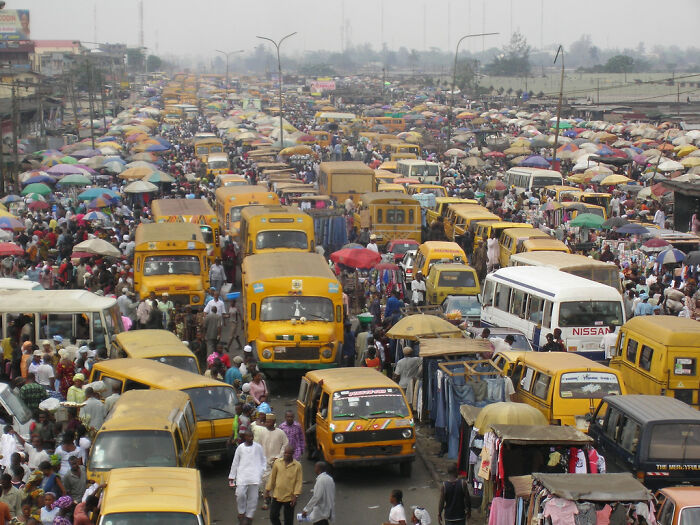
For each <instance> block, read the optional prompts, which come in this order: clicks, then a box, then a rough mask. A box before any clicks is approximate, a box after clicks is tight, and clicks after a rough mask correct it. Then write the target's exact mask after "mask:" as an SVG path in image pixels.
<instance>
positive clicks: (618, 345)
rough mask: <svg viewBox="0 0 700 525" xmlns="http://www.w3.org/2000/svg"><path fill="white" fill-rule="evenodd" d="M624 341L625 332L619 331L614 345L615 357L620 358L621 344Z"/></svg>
mask: <svg viewBox="0 0 700 525" xmlns="http://www.w3.org/2000/svg"><path fill="white" fill-rule="evenodd" d="M624 341H625V332H622V331H620V333H619V334H618V336H617V343H615V353H614V355H615V357H622V346H623V345H622V343H624Z"/></svg>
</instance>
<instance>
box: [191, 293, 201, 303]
mask: <svg viewBox="0 0 700 525" xmlns="http://www.w3.org/2000/svg"><path fill="white" fill-rule="evenodd" d="M199 301H200V299H199V295H193V296H192V302H193V303H198V302H199Z"/></svg>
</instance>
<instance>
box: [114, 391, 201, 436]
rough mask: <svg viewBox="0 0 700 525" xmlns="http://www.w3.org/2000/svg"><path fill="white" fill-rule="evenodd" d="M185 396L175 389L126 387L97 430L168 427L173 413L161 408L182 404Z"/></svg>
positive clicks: (187, 398)
mask: <svg viewBox="0 0 700 525" xmlns="http://www.w3.org/2000/svg"><path fill="white" fill-rule="evenodd" d="M189 398H190V396H188V395H187V394H186V393H185V392H180V391H179V390H129V391H127V392H124V393H123V394H122V395H121V396H119V400H118V401H117V402H116V403H115V405H114V408H113V409H112V411H111V412H110V413H109V417H108V418H107V419H106V420H105V422H104V423H103V424H102V427H100V431H117V430H144V429H152V428H168V427H169V426H170V425H171V424H172V423H173V416H174V415H175V414H174V413H173V411H171V410H168V412H165V410H164V409H163V408H164V407H170V406H173V405H178V406H182V405H184V404H185V403H187V401H189Z"/></svg>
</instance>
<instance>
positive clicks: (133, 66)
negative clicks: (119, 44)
mask: <svg viewBox="0 0 700 525" xmlns="http://www.w3.org/2000/svg"><path fill="white" fill-rule="evenodd" d="M144 60H145V56H144V54H143V50H142V49H140V48H138V47H129V48H127V50H126V63H127V66H128V67H129V69H130V70H131V71H140V70H142V69H143V62H144Z"/></svg>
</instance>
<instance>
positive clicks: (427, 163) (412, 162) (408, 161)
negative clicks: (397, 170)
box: [396, 143, 438, 166]
mask: <svg viewBox="0 0 700 525" xmlns="http://www.w3.org/2000/svg"><path fill="white" fill-rule="evenodd" d="M406 145H407V146H418V144H409V143H406ZM399 164H404V165H405V166H416V165H421V166H423V165H425V166H437V165H438V163H437V162H432V161H429V160H420V159H399V160H398V161H396V165H397V166H398V165H399Z"/></svg>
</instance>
